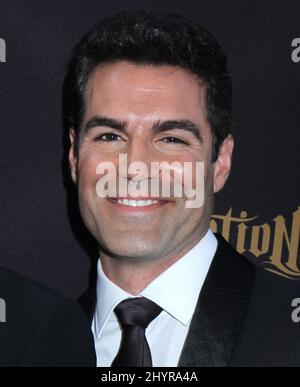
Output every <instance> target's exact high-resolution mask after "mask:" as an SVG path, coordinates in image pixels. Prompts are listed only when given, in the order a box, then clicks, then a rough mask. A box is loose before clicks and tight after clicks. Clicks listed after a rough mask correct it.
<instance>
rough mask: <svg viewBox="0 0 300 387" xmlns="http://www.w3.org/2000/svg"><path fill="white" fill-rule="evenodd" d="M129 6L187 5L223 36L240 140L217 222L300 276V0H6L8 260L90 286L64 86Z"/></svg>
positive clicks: (0, 158)
mask: <svg viewBox="0 0 300 387" xmlns="http://www.w3.org/2000/svg"><path fill="white" fill-rule="evenodd" d="M125 8H129V9H152V10H163V11H170V12H177V13H181V14H183V15H185V16H187V17H190V18H192V19H194V20H196V21H198V22H200V23H201V24H203V25H204V26H205V27H207V28H208V29H210V30H211V31H212V32H213V33H214V34H215V36H216V37H217V38H218V40H219V41H220V43H221V45H222V46H223V48H224V50H225V52H226V53H227V54H228V59H229V67H230V72H231V75H232V79H233V87H234V127H233V133H234V135H235V139H236V147H235V154H234V163H233V170H232V175H231V177H230V179H229V182H228V184H227V186H226V187H225V189H224V190H223V191H222V192H221V193H220V194H218V195H217V196H216V208H215V211H214V217H213V220H212V228H213V229H214V230H215V231H219V232H221V233H223V235H224V236H225V237H227V238H229V239H230V241H231V243H232V244H233V245H234V246H235V247H236V248H237V249H238V250H239V251H241V252H243V253H244V254H245V255H246V256H248V257H249V258H250V259H252V260H253V261H254V262H255V263H257V264H263V265H265V266H266V267H267V268H268V269H270V270H273V271H275V272H277V273H279V274H280V275H285V276H287V277H290V278H296V279H297V278H300V270H299V255H298V251H299V250H298V243H299V228H300V214H299V209H298V205H299V128H300V114H299V96H300V89H299V87H300V52H299V53H298V49H297V44H299V45H300V39H299V42H298V41H297V40H296V41H295V42H294V45H295V47H292V42H293V41H294V39H297V38H300V2H299V1H296V0H295V1H292V0H288V1H284V2H283V1H279V0H276V1H275V0H269V1H266V0H264V1H257V0H255V1H253V0H251V1H250V0H244V1H239V2H237V1H216V0H209V1H208V0H206V1H205V0H197V1H196V0H195V1H186V0H185V1H178V0H167V1H166V0H160V1H146V0H143V1H137V0H130V1H128V0H127V1H121V0H119V1H113V2H111V1H104V0H103V1H99V0H98V1H96V0H84V1H83V0H81V1H75V0H72V1H71V0H64V1H62V0H61V1H58V0H57V1H50V0H48V1H45V0H27V1H17V0H0V38H1V39H3V40H2V41H1V43H2V44H1V45H0V47H2V55H1V54H0V204H1V212H0V213H1V216H0V264H1V265H2V266H4V267H7V268H10V269H13V270H15V271H17V272H19V273H22V274H25V275H27V276H28V277H30V278H33V279H36V280H38V281H40V282H43V283H45V284H47V285H49V286H51V287H53V288H55V289H57V290H59V291H60V292H62V293H64V294H67V295H69V296H72V297H75V296H78V295H79V294H80V293H81V292H82V291H83V290H84V289H85V287H86V286H87V282H88V273H89V268H90V260H89V254H88V252H87V251H86V250H85V248H84V246H83V245H82V240H84V239H85V233H84V230H83V229H82V228H81V226H80V223H78V219H77V213H76V209H75V207H74V205H73V204H72V200H73V199H74V198H73V194H72V193H71V196H70V195H69V199H70V198H71V199H72V200H71V201H70V200H69V204H68V203H67V202H68V195H67V193H66V186H68V184H69V181H68V179H64V178H63V173H62V159H63V130H62V118H61V106H62V103H61V89H62V82H63V77H64V74H65V70H66V65H67V60H68V57H69V54H70V51H71V49H72V47H73V45H74V44H75V43H76V42H77V41H78V39H79V38H81V36H82V34H83V33H85V32H86V31H87V30H89V29H90V28H91V26H92V25H94V24H95V23H96V22H97V21H98V20H99V19H102V18H105V17H108V16H110V15H112V14H114V13H115V12H117V11H120V10H122V9H125ZM3 42H5V44H3ZM4 48H5V51H3V49H4ZM293 50H295V52H294V54H293V56H292V52H293ZM299 51H300V50H299ZM298 59H299V61H298ZM70 215H71V216H70ZM71 223H72V224H73V227H72V226H71ZM299 284H300V282H299Z"/></svg>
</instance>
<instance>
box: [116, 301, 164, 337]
mask: <svg viewBox="0 0 300 387" xmlns="http://www.w3.org/2000/svg"><path fill="white" fill-rule="evenodd" d="M114 310H115V313H116V315H117V317H118V320H119V323H120V324H121V326H122V328H126V327H129V326H138V327H141V328H143V329H146V328H147V326H148V325H149V324H150V323H151V321H152V320H154V319H155V318H156V317H157V316H158V315H159V314H160V312H161V311H162V308H161V307H160V306H158V305H157V304H155V303H154V302H152V301H150V300H148V298H145V297H137V298H129V299H127V300H124V301H121V302H120V303H119V304H118V305H117V306H116V307H115V309H114Z"/></svg>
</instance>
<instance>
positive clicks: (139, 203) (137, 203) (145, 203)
mask: <svg viewBox="0 0 300 387" xmlns="http://www.w3.org/2000/svg"><path fill="white" fill-rule="evenodd" d="M110 200H111V201H112V202H113V203H118V204H123V205H124V206H130V207H146V206H153V205H154V204H157V203H158V200H132V199H130V200H128V199H110Z"/></svg>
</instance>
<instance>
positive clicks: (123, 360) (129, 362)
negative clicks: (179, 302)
mask: <svg viewBox="0 0 300 387" xmlns="http://www.w3.org/2000/svg"><path fill="white" fill-rule="evenodd" d="M161 311H162V309H161V308H160V307H159V306H158V305H156V304H155V303H154V302H152V301H150V300H148V299H147V298H144V297H137V298H130V299H127V300H124V301H122V302H120V304H119V305H117V306H116V307H115V313H116V315H117V317H118V320H119V323H120V324H121V327H122V331H123V332H122V340H121V346H120V349H119V352H118V354H117V356H116V357H115V359H114V361H113V362H112V365H111V366H112V367H152V358H151V352H150V348H149V345H148V343H147V340H146V336H145V330H146V328H147V326H148V325H149V324H150V322H151V321H152V320H154V319H155V318H156V317H157V316H158V315H159V314H160V312H161Z"/></svg>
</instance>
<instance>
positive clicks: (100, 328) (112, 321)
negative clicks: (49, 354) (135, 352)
mask: <svg viewBox="0 0 300 387" xmlns="http://www.w3.org/2000/svg"><path fill="white" fill-rule="evenodd" d="M217 245H218V242H217V239H216V237H215V236H214V234H213V233H212V231H211V230H208V232H207V233H206V234H205V236H204V237H203V238H202V239H201V240H200V241H199V242H198V243H197V244H196V245H195V246H194V247H193V248H192V249H191V250H190V251H188V253H187V254H185V255H184V256H183V257H182V258H180V259H179V260H178V261H177V262H175V263H174V264H173V265H172V266H170V267H169V268H168V269H167V270H165V271H164V272H163V273H161V274H160V275H159V276H158V277H157V278H155V280H154V281H152V282H151V283H150V284H149V285H148V286H147V287H146V288H145V289H144V290H143V291H142V292H141V293H140V294H139V295H138V296H133V295H131V294H129V293H127V292H126V291H124V290H123V289H121V288H119V287H118V286H117V285H116V284H114V283H113V282H112V281H110V280H109V279H108V278H107V276H106V275H105V274H104V272H103V270H102V266H101V261H100V259H99V261H98V278H97V304H96V310H95V314H94V318H93V322H92V331H93V335H94V339H95V348H96V354H97V366H98V367H110V365H111V363H112V361H113V359H114V358H115V356H116V355H117V353H118V350H119V346H120V342H121V334H122V332H121V330H120V326H119V323H118V320H117V317H116V315H115V312H114V308H115V307H116V306H117V305H118V304H119V303H120V302H121V301H123V300H124V299H126V298H134V297H146V298H148V299H150V300H151V301H153V302H155V303H156V304H158V305H159V306H160V307H161V308H162V309H163V311H162V312H161V313H160V315H159V316H158V317H156V318H155V319H154V320H153V321H152V322H151V323H150V324H149V326H148V328H147V329H146V338H147V341H148V344H149V347H150V350H151V355H152V363H153V367H176V366H177V364H178V361H179V357H180V354H181V351H182V348H183V345H184V341H185V339H186V336H187V333H188V330H189V326H190V322H191V319H192V317H193V313H194V311H195V307H196V304H197V300H198V297H199V294H200V291H201V288H202V286H203V283H204V281H205V278H206V276H207V273H208V270H209V267H210V264H211V262H212V259H213V257H214V255H215V252H216V249H217Z"/></svg>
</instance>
